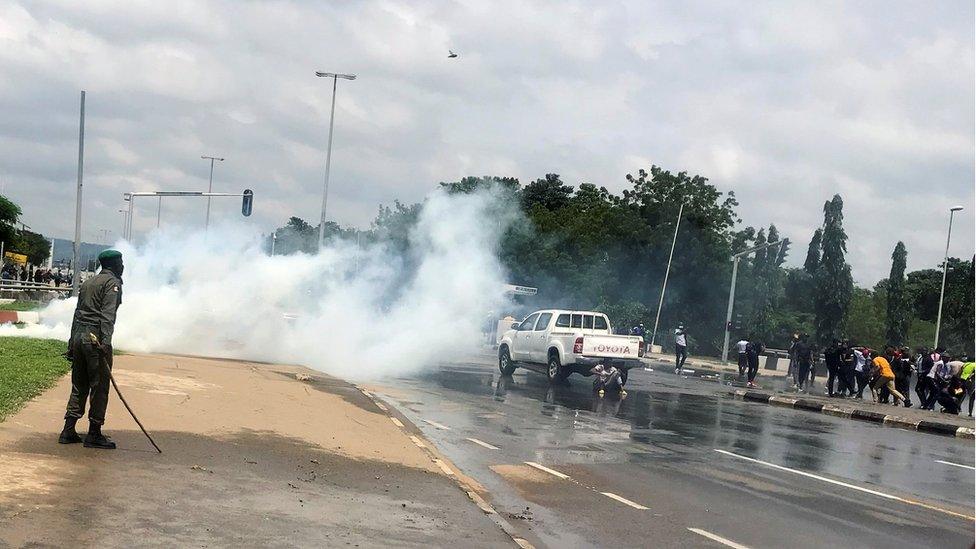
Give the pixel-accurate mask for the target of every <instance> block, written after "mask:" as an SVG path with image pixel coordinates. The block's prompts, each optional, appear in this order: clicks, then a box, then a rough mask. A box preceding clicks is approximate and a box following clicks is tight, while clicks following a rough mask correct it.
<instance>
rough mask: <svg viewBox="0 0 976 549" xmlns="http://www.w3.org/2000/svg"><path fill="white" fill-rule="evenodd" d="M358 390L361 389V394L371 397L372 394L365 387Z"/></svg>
mask: <svg viewBox="0 0 976 549" xmlns="http://www.w3.org/2000/svg"><path fill="white" fill-rule="evenodd" d="M360 391H362V392H363V394H364V395H366V396H367V397H368V398H373V395H371V394H369V391H367V390H366V389H360Z"/></svg>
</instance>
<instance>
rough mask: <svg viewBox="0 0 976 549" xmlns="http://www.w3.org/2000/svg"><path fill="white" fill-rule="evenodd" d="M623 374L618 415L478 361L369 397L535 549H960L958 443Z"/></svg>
mask: <svg viewBox="0 0 976 549" xmlns="http://www.w3.org/2000/svg"><path fill="white" fill-rule="evenodd" d="M705 383H707V382H705V381H702V380H700V379H695V378H680V377H678V376H675V375H673V374H671V373H669V372H667V373H666V372H653V373H652V372H646V371H643V370H635V371H633V372H632V373H631V378H630V380H629V382H628V392H629V394H628V396H627V397H626V398H624V399H622V400H620V399H617V398H612V397H604V398H599V397H597V396H596V395H594V394H593V393H592V391H591V386H590V380H589V379H587V378H583V377H580V376H573V377H571V378H570V382H569V383H568V384H567V385H563V386H557V387H551V386H549V384H548V383H547V381H546V380H545V377H544V376H543V375H541V374H539V373H535V372H529V371H526V370H524V369H519V370H518V371H517V372H516V373H515V375H514V376H513V377H512V378H507V379H506V378H502V377H501V376H500V375H499V373H498V370H497V368H495V366H494V365H493V364H491V363H490V362H489V361H488V360H485V361H483V362H472V363H467V364H446V365H440V366H438V367H436V368H433V369H432V370H431V371H430V372H429V373H427V374H424V375H422V376H418V377H413V378H407V379H401V380H396V381H395V382H389V383H387V384H386V385H385V388H374V390H375V391H376V392H378V393H379V395H380V396H382V397H383V398H384V399H386V400H387V401H388V402H390V403H391V404H394V405H395V406H397V407H398V409H399V410H401V411H402V412H403V413H404V414H405V415H406V417H408V418H409V419H410V420H411V421H413V422H414V423H415V424H416V425H417V426H419V427H420V428H421V430H422V431H423V432H424V434H425V435H426V436H427V437H428V438H429V439H430V440H432V441H433V442H434V443H435V444H436V445H437V446H438V448H440V450H441V451H442V452H443V453H444V454H445V455H446V456H447V457H448V458H450V459H451V460H452V461H453V462H454V463H455V464H456V465H457V466H458V467H459V468H460V469H461V471H462V472H463V473H465V474H466V475H468V476H470V477H472V478H474V479H475V480H477V481H478V482H480V483H481V484H482V485H483V486H484V487H485V488H486V489H487V490H488V491H489V494H490V496H489V497H490V500H491V502H492V503H493V505H494V506H495V507H496V509H498V511H499V512H500V513H501V514H502V516H504V517H507V518H508V520H509V521H510V522H511V523H512V524H513V526H514V527H515V528H516V529H518V530H520V532H521V533H522V534H523V535H524V536H525V537H526V538H527V539H529V540H530V541H533V542H534V543H537V544H539V545H547V546H550V547H582V546H604V547H609V546H612V547H651V546H654V547H679V546H680V547H688V546H704V547H709V546H714V547H752V548H761V547H919V546H923V547H924V546H939V547H969V546H970V545H971V544H972V543H973V527H974V522H973V515H974V509H973V505H974V472H973V471H974V470H973V464H974V446H973V442H972V441H969V440H960V439H955V438H950V437H940V436H936V435H930V434H924V433H917V432H911V431H903V430H899V429H892V428H885V427H881V426H877V425H873V424H868V423H862V422H857V421H852V420H850V419H844V418H835V417H831V416H826V415H821V414H811V413H807V412H804V411H800V410H792V409H785V408H779V407H774V406H768V405H764V404H756V403H750V402H742V401H737V400H732V399H730V398H724V397H721V396H715V395H714V394H712V390H711V389H710V388H709V387H707V386H706V385H704V384H705Z"/></svg>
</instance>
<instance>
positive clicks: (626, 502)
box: [600, 492, 649, 511]
mask: <svg viewBox="0 0 976 549" xmlns="http://www.w3.org/2000/svg"><path fill="white" fill-rule="evenodd" d="M600 493H601V494H603V495H605V496H607V497H608V498H610V499H615V500H617V501H619V502H620V503H623V504H624V505H630V506H631V507H633V508H634V509H640V510H641V511H647V510H648V509H649V507H644V506H643V505H641V504H639V503H634V502H633V501H630V500H629V499H627V498H625V497H621V496H618V495H617V494H614V493H613V492H600Z"/></svg>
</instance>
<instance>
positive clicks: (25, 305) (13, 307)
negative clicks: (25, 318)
mask: <svg viewBox="0 0 976 549" xmlns="http://www.w3.org/2000/svg"><path fill="white" fill-rule="evenodd" d="M40 308H41V303H40V302H37V301H11V302H10V303H0V311H34V310H37V309H40Z"/></svg>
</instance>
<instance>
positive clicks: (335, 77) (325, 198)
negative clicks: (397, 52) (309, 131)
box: [315, 71, 356, 250]
mask: <svg viewBox="0 0 976 549" xmlns="http://www.w3.org/2000/svg"><path fill="white" fill-rule="evenodd" d="M315 76H318V77H320V78H332V111H331V114H330V115H329V148H328V149H327V152H326V153H325V184H324V185H323V188H322V215H321V216H320V218H319V247H318V249H320V250H321V249H322V245H323V244H324V243H325V208H326V206H327V205H328V203H329V172H330V171H331V170H332V130H333V129H334V127H335V100H336V87H337V85H338V82H339V79H340V78H342V79H344V80H355V79H356V75H355V74H338V73H334V72H321V71H315Z"/></svg>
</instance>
